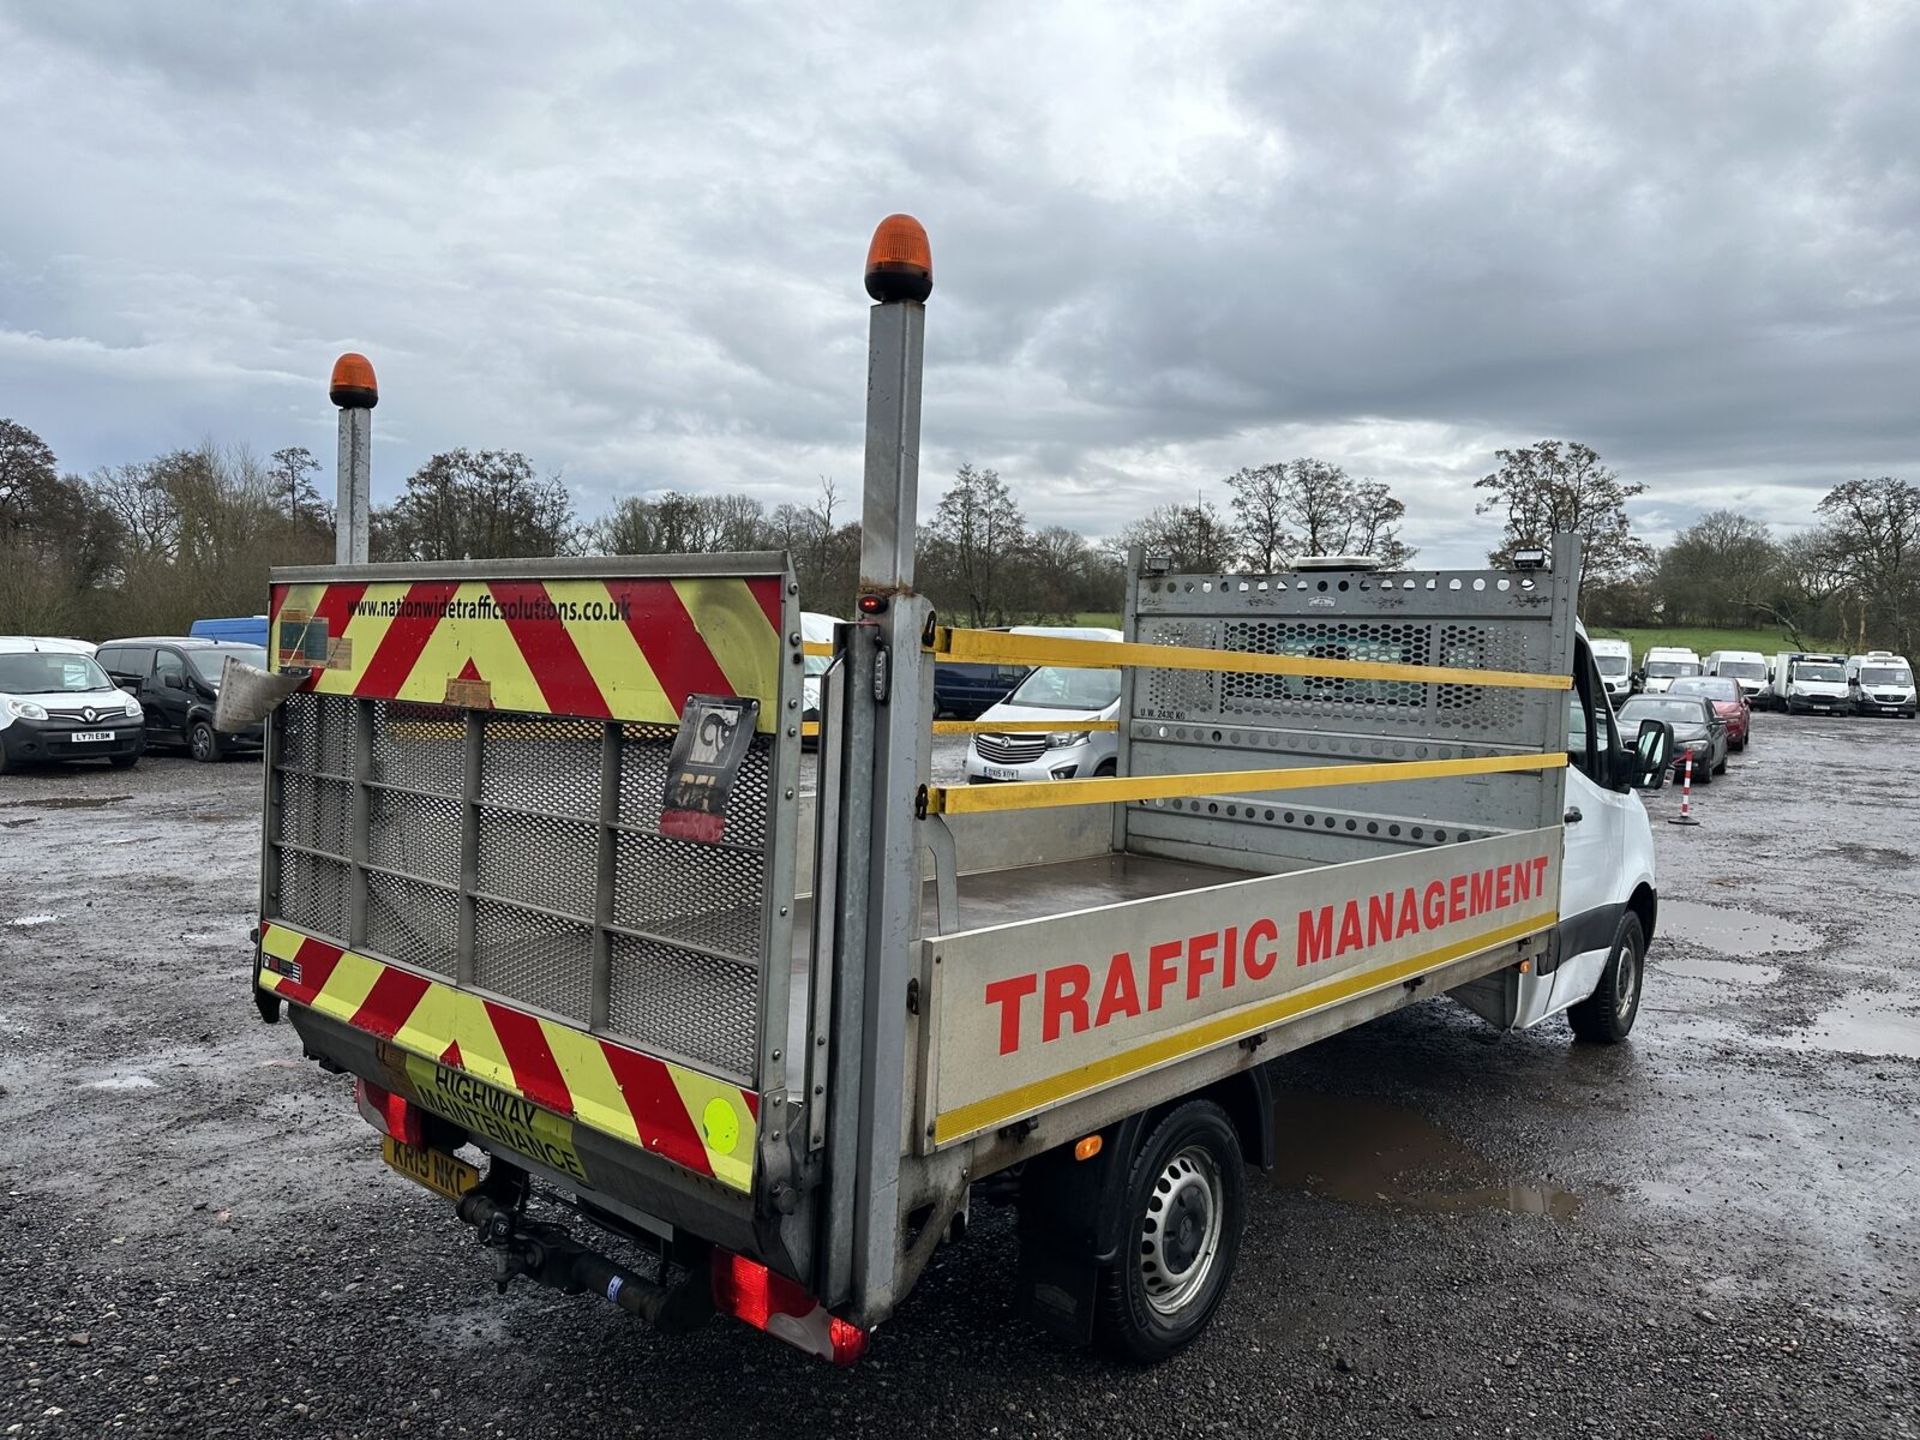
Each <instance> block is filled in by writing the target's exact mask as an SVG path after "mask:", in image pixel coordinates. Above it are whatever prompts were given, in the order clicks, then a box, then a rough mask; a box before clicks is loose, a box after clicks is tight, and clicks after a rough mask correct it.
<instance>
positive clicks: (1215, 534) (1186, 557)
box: [1113, 498, 1238, 575]
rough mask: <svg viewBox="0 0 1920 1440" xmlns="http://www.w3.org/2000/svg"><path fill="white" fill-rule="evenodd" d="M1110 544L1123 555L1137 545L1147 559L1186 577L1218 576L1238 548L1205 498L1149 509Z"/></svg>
mask: <svg viewBox="0 0 1920 1440" xmlns="http://www.w3.org/2000/svg"><path fill="white" fill-rule="evenodd" d="M1113 544H1114V547H1115V548H1116V549H1117V550H1119V551H1121V552H1123V553H1124V552H1125V551H1126V549H1127V547H1129V546H1132V545H1138V546H1139V547H1140V548H1141V549H1142V550H1144V551H1145V552H1146V553H1147V554H1148V556H1150V557H1152V556H1160V557H1163V558H1164V559H1166V560H1167V561H1168V563H1170V564H1171V565H1172V566H1173V568H1174V569H1175V570H1178V571H1184V572H1186V573H1188V574H1202V573H1211V574H1216V575H1217V574H1219V573H1220V572H1221V571H1223V570H1226V569H1228V568H1230V567H1231V566H1232V565H1233V563H1234V559H1235V556H1236V553H1237V549H1238V540H1237V537H1236V536H1235V534H1234V532H1233V527H1232V526H1230V525H1228V524H1227V523H1226V522H1225V520H1223V519H1222V518H1221V515H1220V512H1219V511H1218V510H1216V509H1214V507H1213V506H1212V505H1210V504H1209V503H1208V502H1207V501H1206V500H1205V499H1204V498H1196V499H1195V500H1194V502H1193V503H1192V504H1191V505H1180V504H1167V505H1162V506H1160V507H1158V508H1157V509H1154V510H1149V511H1148V512H1147V513H1146V514H1145V515H1143V516H1141V517H1140V518H1139V519H1138V520H1136V521H1134V522H1133V523H1132V524H1131V525H1128V526H1126V527H1125V528H1124V529H1122V530H1121V531H1120V533H1119V535H1118V536H1116V537H1115V538H1114V541H1113Z"/></svg>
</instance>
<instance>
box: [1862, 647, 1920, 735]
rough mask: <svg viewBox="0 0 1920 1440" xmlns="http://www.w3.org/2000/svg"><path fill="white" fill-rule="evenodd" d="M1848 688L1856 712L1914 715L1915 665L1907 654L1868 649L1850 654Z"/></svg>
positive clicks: (1909, 717) (1907, 716)
mask: <svg viewBox="0 0 1920 1440" xmlns="http://www.w3.org/2000/svg"><path fill="white" fill-rule="evenodd" d="M1847 692H1848V694H1849V695H1850V696H1851V697H1852V700H1853V713H1854V714H1856V715H1899V716H1901V717H1903V718H1905V719H1908V720H1911V719H1913V713H1914V709H1915V704H1914V688H1913V666H1911V665H1909V664H1908V663H1907V657H1906V656H1904V655H1895V654H1894V653H1893V652H1892V651H1890V650H1869V651H1868V652H1867V653H1866V654H1864V655H1852V656H1849V657H1848V658H1847Z"/></svg>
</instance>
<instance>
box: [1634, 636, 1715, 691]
mask: <svg viewBox="0 0 1920 1440" xmlns="http://www.w3.org/2000/svg"><path fill="white" fill-rule="evenodd" d="M1699 673H1700V657H1699V656H1698V655H1696V654H1694V653H1693V651H1691V650H1689V649H1687V648H1686V646H1684V645H1652V646H1649V647H1648V649H1647V658H1646V659H1644V660H1642V661H1641V662H1640V689H1641V690H1643V691H1644V692H1645V693H1647V694H1648V695H1659V694H1663V693H1664V692H1665V691H1666V688H1667V687H1668V686H1669V685H1671V684H1672V683H1673V682H1674V681H1676V680H1678V679H1679V678H1680V677H1681V676H1682V675H1698V674H1699Z"/></svg>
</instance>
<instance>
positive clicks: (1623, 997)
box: [1613, 945, 1640, 1020]
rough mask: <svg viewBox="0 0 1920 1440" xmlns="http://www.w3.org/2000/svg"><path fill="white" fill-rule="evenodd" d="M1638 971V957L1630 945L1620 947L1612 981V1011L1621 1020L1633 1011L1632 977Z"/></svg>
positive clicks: (1633, 977)
mask: <svg viewBox="0 0 1920 1440" xmlns="http://www.w3.org/2000/svg"><path fill="white" fill-rule="evenodd" d="M1639 973H1640V957H1639V956H1638V955H1635V954H1634V953H1633V947H1632V946H1631V945H1622V946H1621V947H1620V963H1619V967H1618V969H1617V970H1616V972H1615V978H1614V982H1613V1013H1614V1014H1615V1015H1617V1016H1619V1017H1620V1018H1621V1019H1622V1020H1624V1019H1626V1018H1627V1016H1629V1015H1631V1014H1632V1013H1633V987H1634V979H1635V977H1636V976H1637V975H1638V974H1639Z"/></svg>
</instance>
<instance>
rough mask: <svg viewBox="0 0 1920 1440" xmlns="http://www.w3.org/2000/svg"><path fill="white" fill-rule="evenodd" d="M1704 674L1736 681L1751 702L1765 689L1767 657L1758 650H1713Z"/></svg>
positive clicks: (1708, 657)
mask: <svg viewBox="0 0 1920 1440" xmlns="http://www.w3.org/2000/svg"><path fill="white" fill-rule="evenodd" d="M1706 673H1707V674H1709V675H1721V676H1731V677H1732V678H1733V679H1735V680H1738V681H1739V682H1740V691H1741V693H1742V694H1743V695H1745V696H1746V697H1747V699H1748V700H1749V701H1751V700H1753V699H1755V698H1756V697H1757V696H1759V695H1760V694H1761V692H1762V691H1764V690H1765V689H1766V688H1767V657H1766V656H1764V655H1762V654H1761V653H1760V652H1759V651H1758V650H1715V651H1714V652H1713V653H1712V654H1711V655H1709V656H1707V660H1706Z"/></svg>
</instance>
